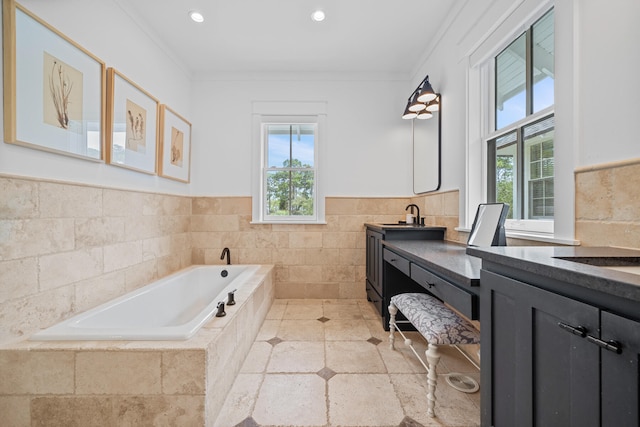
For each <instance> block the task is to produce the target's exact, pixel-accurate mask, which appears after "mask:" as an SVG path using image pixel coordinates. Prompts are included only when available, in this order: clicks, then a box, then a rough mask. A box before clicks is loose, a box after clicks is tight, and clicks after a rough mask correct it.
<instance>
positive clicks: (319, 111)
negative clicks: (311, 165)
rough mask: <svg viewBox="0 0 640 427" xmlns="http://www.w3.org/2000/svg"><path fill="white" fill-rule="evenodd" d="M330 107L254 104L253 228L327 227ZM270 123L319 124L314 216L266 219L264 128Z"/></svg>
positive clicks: (274, 103)
mask: <svg viewBox="0 0 640 427" xmlns="http://www.w3.org/2000/svg"><path fill="white" fill-rule="evenodd" d="M326 110H327V103H326V102H324V101H317V102H315V101H311V102H306V101H299V102H296V101H293V102H291V101H255V102H253V106H252V113H253V119H252V126H253V128H252V129H253V137H252V140H253V141H252V168H251V170H252V192H251V193H252V220H251V223H252V224H326V221H325V195H324V186H323V185H322V179H323V177H324V169H325V165H324V164H325V159H326V155H325V152H326V145H327V144H326V119H327V112H326ZM268 123H316V124H317V129H316V132H317V138H316V140H315V144H316V149H315V162H316V163H315V165H316V178H315V179H316V181H315V193H314V197H315V202H314V203H315V216H314V217H312V218H310V217H304V218H295V217H292V216H287V217H283V218H282V219H275V218H273V217H269V218H265V214H264V213H265V209H264V195H265V185H266V184H265V182H264V171H263V170H264V164H265V161H264V159H265V155H266V153H265V143H264V138H263V135H264V132H263V128H264V126H263V125H265V124H268Z"/></svg>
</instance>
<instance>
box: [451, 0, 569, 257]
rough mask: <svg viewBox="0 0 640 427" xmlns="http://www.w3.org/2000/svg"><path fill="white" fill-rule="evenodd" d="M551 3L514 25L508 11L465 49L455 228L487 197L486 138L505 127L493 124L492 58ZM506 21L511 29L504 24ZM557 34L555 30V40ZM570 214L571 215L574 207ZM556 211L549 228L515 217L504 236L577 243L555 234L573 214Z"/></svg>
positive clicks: (549, 1)
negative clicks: (459, 205) (461, 191)
mask: <svg viewBox="0 0 640 427" xmlns="http://www.w3.org/2000/svg"><path fill="white" fill-rule="evenodd" d="M553 5H554V2H553V0H545V1H543V2H541V3H539V4H537V5H535V6H534V8H533V9H532V10H531V11H530V12H529V13H525V15H526V18H525V19H524V20H522V21H520V22H519V23H516V24H515V25H513V23H509V24H507V23H506V21H508V19H507V18H508V17H509V16H510V15H507V17H506V18H505V20H504V21H503V22H502V23H500V24H496V26H495V27H493V28H492V30H491V31H490V32H489V33H488V34H487V35H486V37H485V39H484V40H483V41H482V42H480V43H478V44H477V45H475V47H474V49H473V50H472V51H470V52H468V53H467V63H468V68H467V89H468V90H467V98H468V102H467V105H468V107H467V149H466V165H467V177H466V194H465V205H464V206H465V212H464V214H465V215H464V216H463V217H461V226H460V227H458V228H457V229H458V230H460V231H468V230H469V229H470V225H471V224H472V223H473V219H474V217H475V213H476V208H477V206H478V204H480V203H485V202H486V200H487V190H486V189H487V170H486V169H487V140H488V139H491V138H492V137H494V136H495V135H496V134H499V133H500V134H501V133H503V132H505V131H506V128H503V129H501V130H500V131H499V132H496V131H495V129H494V125H493V123H494V120H493V116H494V110H493V108H494V105H493V103H494V99H493V98H494V97H493V95H492V94H493V93H494V92H495V90H494V85H495V82H494V81H493V79H492V76H493V67H494V63H493V58H495V56H496V55H497V54H498V53H500V52H501V51H502V50H503V49H504V48H505V47H506V46H508V45H509V44H510V43H511V42H512V41H513V40H514V39H515V37H516V36H517V35H518V34H520V33H522V32H523V31H524V30H525V29H527V28H529V27H530V26H531V25H533V23H534V22H536V21H537V20H538V19H539V18H541V17H542V16H543V15H544V14H545V13H546V12H547V11H548V10H549V8H551V7H552V6H553ZM557 10H558V7H557V5H556V12H557ZM507 25H509V28H510V29H508V28H507V27H506V26H507ZM500 27H502V28H500ZM496 36H497V39H498V40H500V42H499V43H497V44H496V43H495V40H496ZM557 36H558V35H557V34H556V40H557ZM486 43H494V45H493V47H489V48H488V47H487V45H486ZM556 43H557V42H556ZM556 107H557V99H556V104H555V105H554V106H553V107H549V108H547V109H545V110H543V111H541V112H538V113H535V114H534V115H530V116H528V117H527V118H526V119H523V120H525V121H527V122H528V121H531V120H534V117H535V118H539V117H541V116H542V115H544V114H549V112H551V111H554V108H556ZM554 114H555V111H554ZM515 125H516V124H513V125H511V126H515ZM565 143H566V142H565ZM478 162H481V163H480V164H478ZM558 184H559V183H558ZM563 191H564V192H567V191H573V189H572V188H571V189H570V188H566V189H559V185H556V195H558V194H559V193H560V197H562V194H563V193H562V192H563ZM571 194H573V193H571ZM569 214H570V215H571V216H573V211H572V212H570V213H569ZM558 215H563V213H562V212H559V211H558V210H556V217H555V218H554V221H553V225H552V226H551V229H550V230H549V227H550V225H549V224H541V223H540V222H541V221H540V220H529V221H526V220H516V222H515V223H512V224H507V226H506V228H507V230H506V231H507V237H514V238H520V239H526V240H535V241H543V242H550V243H560V244H569V245H576V244H579V243H580V242H579V241H576V240H573V239H571V238H567V237H561V236H559V235H558V231H559V230H558V224H562V225H564V226H565V227H566V226H567V225H568V224H572V223H573V218H561V219H560V220H559V218H558ZM463 221H464V222H463ZM543 222H550V221H543ZM529 223H538V224H529ZM462 224H464V225H462ZM509 225H511V227H509ZM540 226H542V227H540ZM512 227H513V228H512ZM545 227H546V230H545ZM541 228H542V231H541ZM560 234H564V235H566V234H571V235H573V228H571V230H560Z"/></svg>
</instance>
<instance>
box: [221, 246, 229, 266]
mask: <svg viewBox="0 0 640 427" xmlns="http://www.w3.org/2000/svg"><path fill="white" fill-rule="evenodd" d="M225 255H226V257H227V265H230V264H231V251H230V250H229V248H224V249H223V250H222V255H220V259H224V257H225Z"/></svg>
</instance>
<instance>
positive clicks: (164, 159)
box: [158, 104, 191, 183]
mask: <svg viewBox="0 0 640 427" xmlns="http://www.w3.org/2000/svg"><path fill="white" fill-rule="evenodd" d="M158 175H160V176H162V177H165V178H169V179H173V180H176V181H180V182H185V183H189V181H190V175H191V123H189V121H188V120H187V119H185V118H184V117H182V116H180V115H179V114H178V113H176V112H175V111H173V110H172V109H171V108H169V107H167V106H166V105H164V104H163V105H161V106H160V143H159V149H158Z"/></svg>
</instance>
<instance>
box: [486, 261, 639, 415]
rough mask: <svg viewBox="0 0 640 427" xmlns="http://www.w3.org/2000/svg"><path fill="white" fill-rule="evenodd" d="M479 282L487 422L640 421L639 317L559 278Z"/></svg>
mask: <svg viewBox="0 0 640 427" xmlns="http://www.w3.org/2000/svg"><path fill="white" fill-rule="evenodd" d="M522 276H523V277H524V276H525V274H524V273H522ZM480 283H481V285H480V290H481V292H480V313H481V315H480V323H481V325H482V329H481V342H482V346H481V360H482V369H481V383H482V389H481V402H482V425H483V426H495V427H501V426H516V425H517V426H545V427H553V426H562V427H569V426H575V427H578V426H579V427H586V426H631V425H635V426H637V425H639V419H638V404H639V402H640V396H639V392H638V390H639V386H640V380H639V379H640V376H639V375H640V371H639V369H638V361H639V360H640V356H639V355H640V323H639V322H637V321H635V320H633V319H629V318H626V317H623V316H620V315H617V314H614V313H611V312H609V311H606V310H604V309H603V308H602V307H599V306H598V304H597V300H595V299H594V300H591V301H588V302H585V299H586V300H589V298H588V297H587V298H580V299H578V298H576V297H572V295H571V294H572V292H571V288H570V287H568V286H563V284H561V283H559V284H553V286H552V287H549V288H547V289H543V288H541V287H539V286H533V285H531V284H530V283H527V282H526V281H524V280H516V279H515V278H513V277H506V276H505V275H501V274H497V273H495V272H491V271H487V270H485V269H483V270H481V274H480ZM555 288H557V289H558V290H559V292H554V290H553V289H555ZM586 295H588V294H586Z"/></svg>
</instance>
